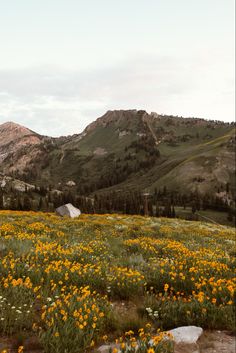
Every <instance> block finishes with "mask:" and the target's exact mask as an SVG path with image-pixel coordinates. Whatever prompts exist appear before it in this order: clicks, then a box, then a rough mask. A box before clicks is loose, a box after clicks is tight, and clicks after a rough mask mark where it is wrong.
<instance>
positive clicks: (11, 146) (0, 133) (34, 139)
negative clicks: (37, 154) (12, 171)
mask: <svg viewBox="0 0 236 353" xmlns="http://www.w3.org/2000/svg"><path fill="white" fill-rule="evenodd" d="M0 137H1V138H0V163H1V162H3V161H4V160H5V159H6V158H7V157H8V156H9V155H10V154H11V155H12V156H14V154H15V153H17V152H18V151H19V150H21V149H22V148H24V147H25V146H34V145H37V144H39V143H40V141H41V138H40V136H39V135H38V134H36V133H35V132H33V131H31V130H29V129H27V128H25V127H24V126H21V125H19V124H15V123H12V122H7V123H4V124H2V125H0Z"/></svg>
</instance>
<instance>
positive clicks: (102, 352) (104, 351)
mask: <svg viewBox="0 0 236 353" xmlns="http://www.w3.org/2000/svg"><path fill="white" fill-rule="evenodd" d="M114 348H117V349H118V350H119V345H118V344H114V343H113V344H103V345H102V346H100V347H99V348H98V349H97V351H98V352H99V353H110V352H111V351H112V350H113V349H114ZM119 352H120V351H119Z"/></svg>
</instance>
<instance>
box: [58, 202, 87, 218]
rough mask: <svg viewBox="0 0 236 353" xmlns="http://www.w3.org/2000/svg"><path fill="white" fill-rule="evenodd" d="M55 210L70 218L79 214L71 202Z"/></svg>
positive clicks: (60, 214)
mask: <svg viewBox="0 0 236 353" xmlns="http://www.w3.org/2000/svg"><path fill="white" fill-rule="evenodd" d="M55 212H56V213H57V214H58V215H59V216H61V217H66V216H67V217H70V218H76V217H79V216H80V215H81V212H80V210H79V209H78V208H76V207H74V206H73V205H72V204H71V203H67V204H66V205H63V206H60V207H58V208H57V209H56V211H55Z"/></svg>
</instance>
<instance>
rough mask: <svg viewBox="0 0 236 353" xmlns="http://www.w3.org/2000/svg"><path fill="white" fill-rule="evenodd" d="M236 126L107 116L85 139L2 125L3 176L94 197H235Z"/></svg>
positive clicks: (118, 113)
mask: <svg viewBox="0 0 236 353" xmlns="http://www.w3.org/2000/svg"><path fill="white" fill-rule="evenodd" d="M234 160H235V123H225V122H223V121H222V122H221V121H214V120H213V121H212V120H204V119H198V118H183V117H177V116H176V117H175V116H168V115H161V114H157V113H154V112H152V113H150V114H148V113H147V112H146V111H145V110H136V109H130V110H115V111H107V112H106V113H105V114H104V115H103V116H101V117H99V118H98V119H96V120H95V121H94V122H92V123H90V124H89V125H88V126H87V127H86V128H85V129H84V131H83V132H82V133H78V134H73V135H69V136H61V137H57V138H54V137H49V136H43V135H40V134H37V133H36V132H33V131H31V130H30V129H27V128H26V127H24V126H21V125H19V124H16V123H13V122H7V123H4V124H2V125H0V163H1V164H0V172H1V173H2V174H4V175H7V176H10V177H12V178H16V179H18V180H22V181H24V182H26V183H29V184H30V185H31V184H33V185H38V186H40V185H41V186H42V185H44V186H46V187H49V185H50V187H51V188H53V189H62V190H68V183H69V184H70V185H73V187H72V189H73V192H75V193H78V194H82V195H93V194H94V193H101V192H115V191H116V190H121V191H122V192H124V193H125V192H128V191H129V190H148V191H150V192H153V191H154V190H156V189H158V190H160V189H161V188H163V187H164V186H165V187H167V188H168V189H170V190H173V191H175V192H184V193H188V192H199V193H200V194H206V193H210V194H212V195H213V194H214V195H216V194H219V191H220V192H221V191H222V190H223V188H225V185H226V184H227V185H228V184H229V185H230V190H229V192H228V196H227V197H230V199H232V200H233V199H234V198H235V181H234V174H235V163H234Z"/></svg>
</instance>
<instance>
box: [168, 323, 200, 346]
mask: <svg viewBox="0 0 236 353" xmlns="http://www.w3.org/2000/svg"><path fill="white" fill-rule="evenodd" d="M169 332H170V333H171V334H172V335H173V338H174V341H175V342H176V343H185V344H194V343H197V340H198V339H199V337H200V336H201V335H202V333H203V329H202V328H201V327H197V326H182V327H178V328H175V329H173V330H170V331H169Z"/></svg>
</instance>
